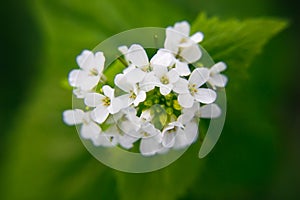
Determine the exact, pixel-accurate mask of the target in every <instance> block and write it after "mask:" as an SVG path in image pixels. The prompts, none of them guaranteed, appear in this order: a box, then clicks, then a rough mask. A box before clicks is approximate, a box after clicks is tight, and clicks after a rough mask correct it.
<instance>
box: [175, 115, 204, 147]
mask: <svg viewBox="0 0 300 200" xmlns="http://www.w3.org/2000/svg"><path fill="white" fill-rule="evenodd" d="M178 121H181V119H180V117H179V118H178ZM198 123H199V120H197V119H193V120H191V121H189V122H187V123H185V124H184V128H181V129H178V130H177V134H176V135H175V143H174V145H173V148H174V149H181V148H185V147H187V146H189V145H191V144H192V143H193V142H195V141H196V139H197V137H198Z"/></svg>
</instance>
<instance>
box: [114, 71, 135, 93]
mask: <svg viewBox="0 0 300 200" xmlns="http://www.w3.org/2000/svg"><path fill="white" fill-rule="evenodd" d="M114 81H115V84H116V86H118V87H119V88H120V89H121V90H123V91H124V92H129V91H130V90H132V89H133V86H132V83H130V82H128V80H127V78H126V76H125V75H124V74H117V75H116V77H115V80H114Z"/></svg>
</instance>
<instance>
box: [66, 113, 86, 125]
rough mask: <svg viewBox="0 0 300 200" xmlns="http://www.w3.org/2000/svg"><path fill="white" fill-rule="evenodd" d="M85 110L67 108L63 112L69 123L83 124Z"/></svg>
mask: <svg viewBox="0 0 300 200" xmlns="http://www.w3.org/2000/svg"><path fill="white" fill-rule="evenodd" d="M83 116H84V112H83V111H82V110H80V109H75V110H66V111H64V112H63V120H64V122H65V123H66V124H68V125H74V124H81V123H82V119H83Z"/></svg>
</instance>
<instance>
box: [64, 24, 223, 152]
mask: <svg viewBox="0 0 300 200" xmlns="http://www.w3.org/2000/svg"><path fill="white" fill-rule="evenodd" d="M189 34H190V26H189V24H188V23H187V22H185V21H184V22H179V23H176V24H175V25H174V27H168V28H167V29H166V39H165V42H164V48H162V49H159V50H158V51H157V52H156V53H155V55H154V56H152V57H151V58H148V54H147V52H146V50H145V49H144V48H143V47H142V46H141V45H139V44H132V45H131V46H129V47H127V46H120V47H119V51H120V52H121V53H122V54H123V55H122V58H121V59H123V63H125V64H126V67H125V69H124V70H123V71H122V72H121V73H119V74H117V75H116V76H115V77H105V76H104V63H105V57H104V54H103V52H96V53H93V52H91V51H88V50H84V51H83V52H82V53H81V54H80V55H79V56H78V57H77V63H78V65H79V67H80V69H75V70H72V71H71V72H70V74H69V83H70V85H71V86H72V87H74V90H73V92H74V95H75V96H76V97H77V98H79V99H82V101H83V102H84V104H85V106H86V108H85V109H83V110H81V109H74V110H66V111H64V113H63V119H64V121H65V123H67V124H68V125H75V124H76V125H81V128H80V134H81V136H82V137H83V138H84V139H90V140H91V141H92V142H93V144H94V145H95V146H105V147H111V146H117V145H118V146H120V147H122V148H125V149H131V148H132V147H134V146H138V147H139V151H140V153H141V154H142V155H144V156H150V155H154V154H159V153H163V152H167V151H168V150H169V149H180V148H185V147H187V146H189V145H190V144H192V143H193V142H194V141H195V140H196V139H197V136H198V124H199V120H200V118H216V117H219V116H220V115H221V109H220V108H219V107H218V105H217V104H215V103H214V102H215V100H216V98H217V93H216V90H217V89H218V88H220V87H225V85H226V83H227V77H226V76H225V75H223V74H220V72H222V71H224V70H225V69H226V65H225V64H224V63H223V62H219V63H216V64H215V65H213V66H202V67H195V66H194V65H192V63H195V62H197V61H199V60H200V59H201V57H202V51H201V48H200V47H199V45H198V43H199V42H201V41H202V40H203V34H202V33H201V32H197V33H195V34H194V35H192V36H189ZM108 78H114V84H111V85H109V84H107V82H106V80H107V79H108ZM207 86H209V87H207Z"/></svg>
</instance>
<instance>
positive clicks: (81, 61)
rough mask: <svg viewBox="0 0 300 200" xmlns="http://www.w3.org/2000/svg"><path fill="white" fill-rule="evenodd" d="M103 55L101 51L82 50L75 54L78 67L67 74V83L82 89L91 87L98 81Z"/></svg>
mask: <svg viewBox="0 0 300 200" xmlns="http://www.w3.org/2000/svg"><path fill="white" fill-rule="evenodd" d="M104 62H105V57H104V55H103V53H102V52H97V53H95V54H93V52H91V51H88V50H84V51H83V52H82V53H81V54H80V55H79V56H77V63H78V65H79V67H80V69H75V70H72V71H71V72H70V74H69V83H70V85H71V86H72V87H78V88H80V89H81V90H83V91H87V90H91V89H93V88H94V87H95V86H96V85H97V84H98V82H99V80H100V78H101V76H102V72H103V68H104Z"/></svg>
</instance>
